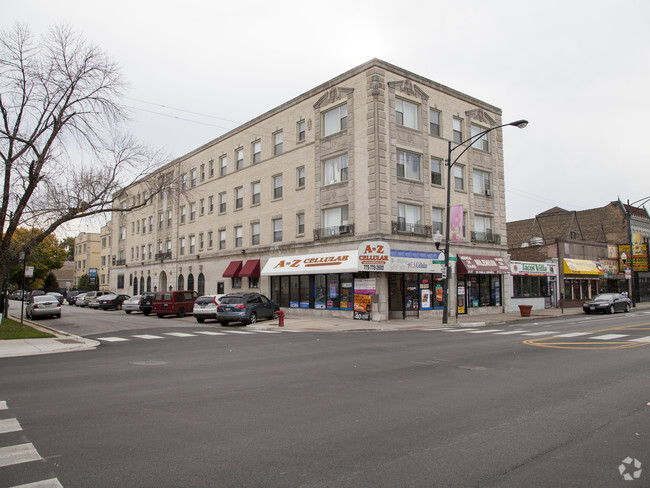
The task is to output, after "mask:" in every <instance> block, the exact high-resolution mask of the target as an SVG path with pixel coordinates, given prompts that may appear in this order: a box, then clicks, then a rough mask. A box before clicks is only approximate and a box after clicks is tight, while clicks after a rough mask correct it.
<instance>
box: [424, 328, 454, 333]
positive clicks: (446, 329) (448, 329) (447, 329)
mask: <svg viewBox="0 0 650 488" xmlns="http://www.w3.org/2000/svg"><path fill="white" fill-rule="evenodd" d="M422 330H424V331H427V332H431V331H434V330H442V331H450V330H456V329H451V328H449V327H438V328H433V329H422Z"/></svg>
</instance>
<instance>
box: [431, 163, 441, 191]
mask: <svg viewBox="0 0 650 488" xmlns="http://www.w3.org/2000/svg"><path fill="white" fill-rule="evenodd" d="M431 184H432V185H437V186H442V160H441V159H438V158H431Z"/></svg>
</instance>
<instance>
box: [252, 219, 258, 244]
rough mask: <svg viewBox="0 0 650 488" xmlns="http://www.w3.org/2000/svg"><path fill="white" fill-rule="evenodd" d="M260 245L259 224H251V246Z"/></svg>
mask: <svg viewBox="0 0 650 488" xmlns="http://www.w3.org/2000/svg"><path fill="white" fill-rule="evenodd" d="M259 243H260V223H259V222H253V223H252V224H251V246H257V245H258V244H259Z"/></svg>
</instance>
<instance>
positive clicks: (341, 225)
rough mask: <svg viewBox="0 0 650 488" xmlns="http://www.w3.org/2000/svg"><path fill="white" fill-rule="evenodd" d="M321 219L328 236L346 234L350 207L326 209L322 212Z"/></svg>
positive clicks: (324, 231)
mask: <svg viewBox="0 0 650 488" xmlns="http://www.w3.org/2000/svg"><path fill="white" fill-rule="evenodd" d="M321 219H322V222H323V233H324V234H325V235H326V236H328V235H339V234H341V233H345V232H347V231H348V206H347V205H342V206H340V207H334V208H328V209H325V210H323V211H322V212H321Z"/></svg>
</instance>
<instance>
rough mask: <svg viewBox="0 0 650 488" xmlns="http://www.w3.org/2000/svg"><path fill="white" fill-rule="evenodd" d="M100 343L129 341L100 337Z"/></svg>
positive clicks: (121, 338) (119, 338)
mask: <svg viewBox="0 0 650 488" xmlns="http://www.w3.org/2000/svg"><path fill="white" fill-rule="evenodd" d="M98 339H99V340H100V341H105V342H122V341H128V340H129V339H125V338H124V337H98Z"/></svg>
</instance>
